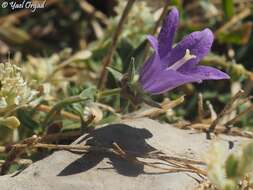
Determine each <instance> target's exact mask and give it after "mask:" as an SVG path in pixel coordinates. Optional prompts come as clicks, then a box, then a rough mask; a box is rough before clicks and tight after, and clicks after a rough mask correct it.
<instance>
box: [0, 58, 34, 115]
mask: <svg viewBox="0 0 253 190" xmlns="http://www.w3.org/2000/svg"><path fill="white" fill-rule="evenodd" d="M36 94H37V91H34V90H31V89H30V87H29V86H28V84H27V82H26V81H25V80H24V78H23V76H22V73H21V69H20V68H19V67H17V66H16V65H13V64H11V63H0V115H1V114H3V113H6V112H7V111H9V110H11V109H14V108H15V107H17V106H22V105H26V104H27V103H28V102H30V101H31V100H32V98H33V97H34V96H35V95H36Z"/></svg>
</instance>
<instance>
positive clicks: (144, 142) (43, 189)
mask: <svg viewBox="0 0 253 190" xmlns="http://www.w3.org/2000/svg"><path fill="white" fill-rule="evenodd" d="M244 140H247V139H245V138H240V137H228V136H225V135H222V136H220V137H219V141H220V142H221V143H222V145H223V146H225V147H227V148H228V147H229V144H231V142H233V143H234V145H235V147H236V146H237V145H238V144H239V143H241V142H242V141H244ZM112 142H117V143H118V144H119V145H120V146H121V147H122V148H123V149H125V150H128V151H134V152H138V153H140V154H143V153H147V152H150V151H153V150H156V149H157V150H161V151H162V152H164V153H166V154H167V155H170V156H180V157H185V158H190V159H196V160H203V158H204V155H205V153H206V152H207V150H208V148H209V146H210V144H211V141H210V140H207V139H206V135H205V134H203V133H197V132H195V131H190V130H180V129H177V128H174V127H172V126H170V125H168V124H160V123H158V122H156V121H153V120H150V119H146V118H144V119H138V120H135V121H126V122H125V123H124V124H113V125H108V126H106V127H102V128H99V129H96V130H95V131H94V132H93V133H92V134H90V135H88V136H87V135H86V136H83V137H80V138H79V139H78V140H77V141H75V142H74V143H86V144H94V143H96V144H97V143H101V144H103V146H108V147H110V145H111V143H112ZM229 142H230V143H229ZM146 167H147V166H140V165H133V164H132V163H129V162H127V161H125V160H120V159H118V158H117V157H114V156H112V155H101V154H95V153H89V154H86V155H81V154H75V153H73V152H68V151H56V152H55V153H53V154H52V155H51V156H48V157H47V158H45V159H43V160H40V161H38V162H36V163H34V164H32V165H31V166H29V167H28V168H27V169H25V170H24V171H22V172H21V173H19V174H17V175H6V176H2V177H0V187H1V190H55V189H59V190H84V189H87V190H88V189H89V190H93V189H94V190H104V189H110V190H114V189H115V190H133V189H139V190H142V189H143V190H144V189H145V190H146V189H149V190H158V189H159V190H188V189H189V190H190V189H194V188H195V187H196V186H197V185H198V182H197V180H196V179H199V180H200V178H199V176H197V175H195V174H192V173H166V174H161V173H160V174H159V173H156V172H152V171H150V170H149V169H148V168H146Z"/></svg>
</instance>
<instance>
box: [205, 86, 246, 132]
mask: <svg viewBox="0 0 253 190" xmlns="http://www.w3.org/2000/svg"><path fill="white" fill-rule="evenodd" d="M243 94H244V91H243V90H239V91H238V92H237V93H236V94H235V95H234V96H233V97H232V99H231V100H230V101H229V102H228V103H227V104H226V105H225V107H224V109H223V110H222V111H221V112H220V113H219V115H218V117H217V118H216V119H215V120H214V121H213V122H212V124H211V125H210V127H209V129H208V133H209V134H210V133H211V132H213V131H214V130H215V127H216V125H217V124H218V123H219V121H220V120H221V118H222V117H223V116H224V115H226V114H227V113H228V110H230V108H231V106H232V105H233V103H234V102H235V101H236V100H237V99H239V98H240V97H241V96H242V95H243Z"/></svg>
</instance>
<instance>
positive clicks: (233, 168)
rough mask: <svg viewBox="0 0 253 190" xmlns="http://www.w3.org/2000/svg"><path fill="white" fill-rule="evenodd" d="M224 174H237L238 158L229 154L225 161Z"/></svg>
mask: <svg viewBox="0 0 253 190" xmlns="http://www.w3.org/2000/svg"><path fill="white" fill-rule="evenodd" d="M225 167H226V174H227V177H228V178H234V177H237V175H238V160H237V159H236V157H235V156H234V155H230V156H229V157H228V159H227V160H226V163H225Z"/></svg>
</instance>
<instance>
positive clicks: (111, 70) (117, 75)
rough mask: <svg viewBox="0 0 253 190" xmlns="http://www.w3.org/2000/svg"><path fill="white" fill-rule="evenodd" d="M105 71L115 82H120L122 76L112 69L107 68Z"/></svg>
mask: <svg viewBox="0 0 253 190" xmlns="http://www.w3.org/2000/svg"><path fill="white" fill-rule="evenodd" d="M107 70H108V71H109V72H110V73H111V74H112V75H113V77H114V78H115V80H116V81H118V82H119V81H121V80H122V78H123V74H122V73H121V72H119V71H117V70H116V69H114V68H112V67H107Z"/></svg>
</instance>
